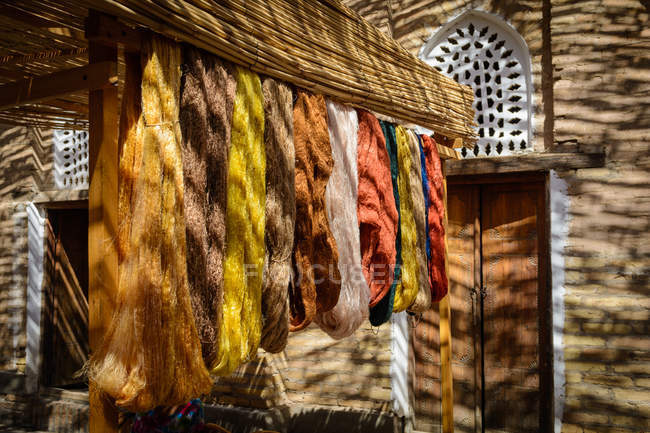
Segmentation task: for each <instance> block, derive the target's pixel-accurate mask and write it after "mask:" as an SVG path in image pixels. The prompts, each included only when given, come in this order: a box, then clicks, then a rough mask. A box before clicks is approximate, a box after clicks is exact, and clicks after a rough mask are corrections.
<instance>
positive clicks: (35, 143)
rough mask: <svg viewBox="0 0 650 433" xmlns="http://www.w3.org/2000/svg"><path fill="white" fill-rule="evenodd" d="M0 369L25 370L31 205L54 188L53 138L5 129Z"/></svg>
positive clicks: (0, 167) (1, 132)
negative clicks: (39, 193)
mask: <svg viewBox="0 0 650 433" xmlns="http://www.w3.org/2000/svg"><path fill="white" fill-rule="evenodd" d="M0 173H2V175H1V176H0V342H2V344H0V370H5V371H6V370H8V371H18V372H22V371H24V366H25V344H26V338H25V307H26V294H27V213H26V211H25V206H26V204H27V202H29V201H30V200H32V198H33V197H34V196H35V195H36V194H37V193H38V192H40V191H44V190H50V189H53V185H54V180H53V176H52V151H51V137H50V135H49V133H46V132H43V131H41V130H38V129H36V128H23V127H11V126H3V125H0Z"/></svg>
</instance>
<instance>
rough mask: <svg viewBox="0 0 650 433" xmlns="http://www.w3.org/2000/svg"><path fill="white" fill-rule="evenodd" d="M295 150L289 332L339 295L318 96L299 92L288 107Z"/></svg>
mask: <svg viewBox="0 0 650 433" xmlns="http://www.w3.org/2000/svg"><path fill="white" fill-rule="evenodd" d="M293 134H294V145H295V148H296V177H295V179H296V231H295V238H294V239H295V242H294V244H295V245H294V255H293V266H294V273H295V275H296V281H294V284H293V286H292V288H291V290H290V292H289V301H290V307H291V309H290V313H291V322H290V324H291V327H290V328H289V329H290V330H291V331H299V330H301V329H304V328H305V327H306V326H307V325H309V324H310V323H311V321H312V320H313V319H314V316H315V315H316V314H317V313H324V312H327V311H329V310H331V309H332V308H334V306H335V305H336V303H337V301H338V299H339V292H340V289H341V275H340V273H339V269H338V251H337V248H336V242H335V241H334V237H333V236H332V232H331V230H330V227H329V222H328V220H327V212H326V209H325V188H326V186H327V181H328V180H329V177H330V174H331V172H332V167H333V165H334V162H333V160H332V149H331V147H330V139H329V131H328V129H327V108H326V105H325V98H324V97H323V96H322V95H312V94H310V93H308V92H306V91H303V90H298V92H297V97H296V102H295V104H294V107H293Z"/></svg>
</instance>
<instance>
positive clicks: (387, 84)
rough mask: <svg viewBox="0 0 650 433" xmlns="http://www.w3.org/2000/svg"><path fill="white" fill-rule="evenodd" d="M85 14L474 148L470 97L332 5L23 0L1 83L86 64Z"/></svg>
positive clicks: (34, 110)
mask: <svg viewBox="0 0 650 433" xmlns="http://www.w3.org/2000/svg"><path fill="white" fill-rule="evenodd" d="M91 9H94V10H98V11H101V12H104V13H107V14H110V15H112V16H115V17H118V18H119V19H120V20H121V21H122V22H123V23H125V24H126V25H128V26H131V27H133V28H138V29H139V28H144V29H150V30H153V31H155V32H158V33H161V34H163V35H166V36H168V37H170V38H173V39H175V40H178V41H182V42H186V43H189V44H192V45H195V46H197V47H200V48H203V49H205V50H207V51H210V52H212V53H214V54H217V55H219V56H221V57H223V58H226V59H228V60H231V61H233V62H235V63H238V64H241V65H244V66H248V67H250V68H251V69H252V70H254V71H256V72H258V73H261V74H266V75H269V76H272V77H275V78H278V79H281V80H285V81H288V82H291V83H293V84H295V85H296V86H299V87H303V88H306V89H309V90H312V91H314V92H319V93H323V94H325V95H327V96H329V97H331V98H333V99H336V100H338V101H339V102H343V103H347V104H351V105H354V106H358V107H363V108H366V109H369V110H372V111H374V112H377V113H380V114H384V115H387V116H391V117H393V118H395V119H397V120H400V121H402V122H405V123H412V124H417V125H421V126H423V127H426V128H429V129H431V130H434V131H436V132H438V133H440V134H443V135H446V136H447V137H450V138H461V139H463V143H465V144H469V143H471V142H473V141H474V140H475V132H474V130H473V129H472V126H473V124H474V121H473V119H474V111H473V108H472V102H473V93H472V90H471V89H470V88H469V87H467V86H463V85H460V84H458V83H456V82H455V81H453V80H452V79H451V78H448V77H446V76H445V75H443V74H442V73H440V72H438V71H437V70H435V69H434V68H432V67H430V66H429V65H427V64H425V63H424V62H422V61H421V60H419V59H418V58H417V57H415V56H413V55H412V54H410V53H409V52H408V51H406V50H405V49H404V48H403V47H402V46H401V45H399V43H397V42H396V41H394V40H393V39H391V38H390V37H388V36H387V35H385V34H384V33H382V32H381V31H379V30H378V29H376V28H375V27H374V26H372V25H371V24H369V23H368V22H366V21H365V20H364V19H363V18H361V17H360V16H359V15H358V14H357V13H356V12H354V11H352V10H351V9H349V8H347V7H346V6H345V5H343V3H342V2H341V1H339V0H320V1H318V0H263V1H253V2H251V1H245V0H223V1H211V0H173V1H171V0H170V1H153V0H77V1H74V0H58V1H55V0H40V1H37V0H24V1H22V2H19V3H16V4H12V5H6V6H2V7H1V8H0V12H2V15H3V16H2V18H0V27H1V28H2V34H1V35H0V80H1V81H0V84H5V83H8V82H11V81H14V80H15V79H17V78H25V77H28V78H31V77H34V76H38V75H42V74H43V73H51V72H54V71H56V70H61V69H65V68H67V67H73V66H79V65H81V64H84V63H85V62H87V59H86V54H85V49H86V46H87V42H86V40H85V39H84V37H83V33H82V29H83V22H84V19H85V18H86V17H87V15H88V11H89V10H91ZM115 36H116V37H119V34H118V35H115ZM84 105H86V107H87V97H86V96H85V94H84V93H83V92H80V93H78V94H72V95H68V96H67V97H65V98H56V99H53V100H51V101H39V102H38V103H35V104H20V106H19V107H12V108H9V109H2V110H0V121H4V122H10V123H21V122H23V123H25V122H38V121H39V120H40V123H46V124H52V125H54V126H56V125H62V126H69V125H71V124H73V125H78V124H83V123H84V122H85V117H86V113H87V108H84Z"/></svg>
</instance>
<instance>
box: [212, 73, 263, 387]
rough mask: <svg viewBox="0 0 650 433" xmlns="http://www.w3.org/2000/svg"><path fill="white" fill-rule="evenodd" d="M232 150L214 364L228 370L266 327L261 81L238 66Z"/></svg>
mask: <svg viewBox="0 0 650 433" xmlns="http://www.w3.org/2000/svg"><path fill="white" fill-rule="evenodd" d="M236 77H237V91H236V94H235V103H234V112H233V119H232V131H231V143H230V149H229V155H228V183H227V184H228V196H227V208H226V255H225V260H224V286H223V291H224V295H223V318H222V320H221V322H220V327H219V354H218V359H217V363H216V365H215V366H214V368H213V369H212V373H214V374H215V375H228V374H230V373H232V372H233V371H234V370H235V368H237V367H238V366H239V365H240V364H241V363H242V362H246V361H248V360H250V359H251V358H252V357H253V356H255V354H256V353H257V349H258V346H259V343H260V338H261V332H262V329H261V328H262V311H261V305H262V299H261V298H262V273H263V266H264V226H265V218H264V213H265V206H266V205H265V201H266V179H265V176H266V156H265V149H264V107H263V100H262V98H263V96H262V84H261V82H260V78H259V77H258V76H257V74H255V73H253V72H251V71H250V70H247V69H243V68H240V67H237V72H236Z"/></svg>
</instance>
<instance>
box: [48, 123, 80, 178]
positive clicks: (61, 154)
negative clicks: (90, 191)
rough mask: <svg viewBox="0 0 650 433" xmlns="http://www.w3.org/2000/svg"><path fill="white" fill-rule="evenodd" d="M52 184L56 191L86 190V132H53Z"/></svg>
mask: <svg viewBox="0 0 650 433" xmlns="http://www.w3.org/2000/svg"><path fill="white" fill-rule="evenodd" d="M52 141H53V147H54V182H55V184H56V188H57V189H87V188H88V131H75V130H56V129H55V130H54V132H53V137H52Z"/></svg>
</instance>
